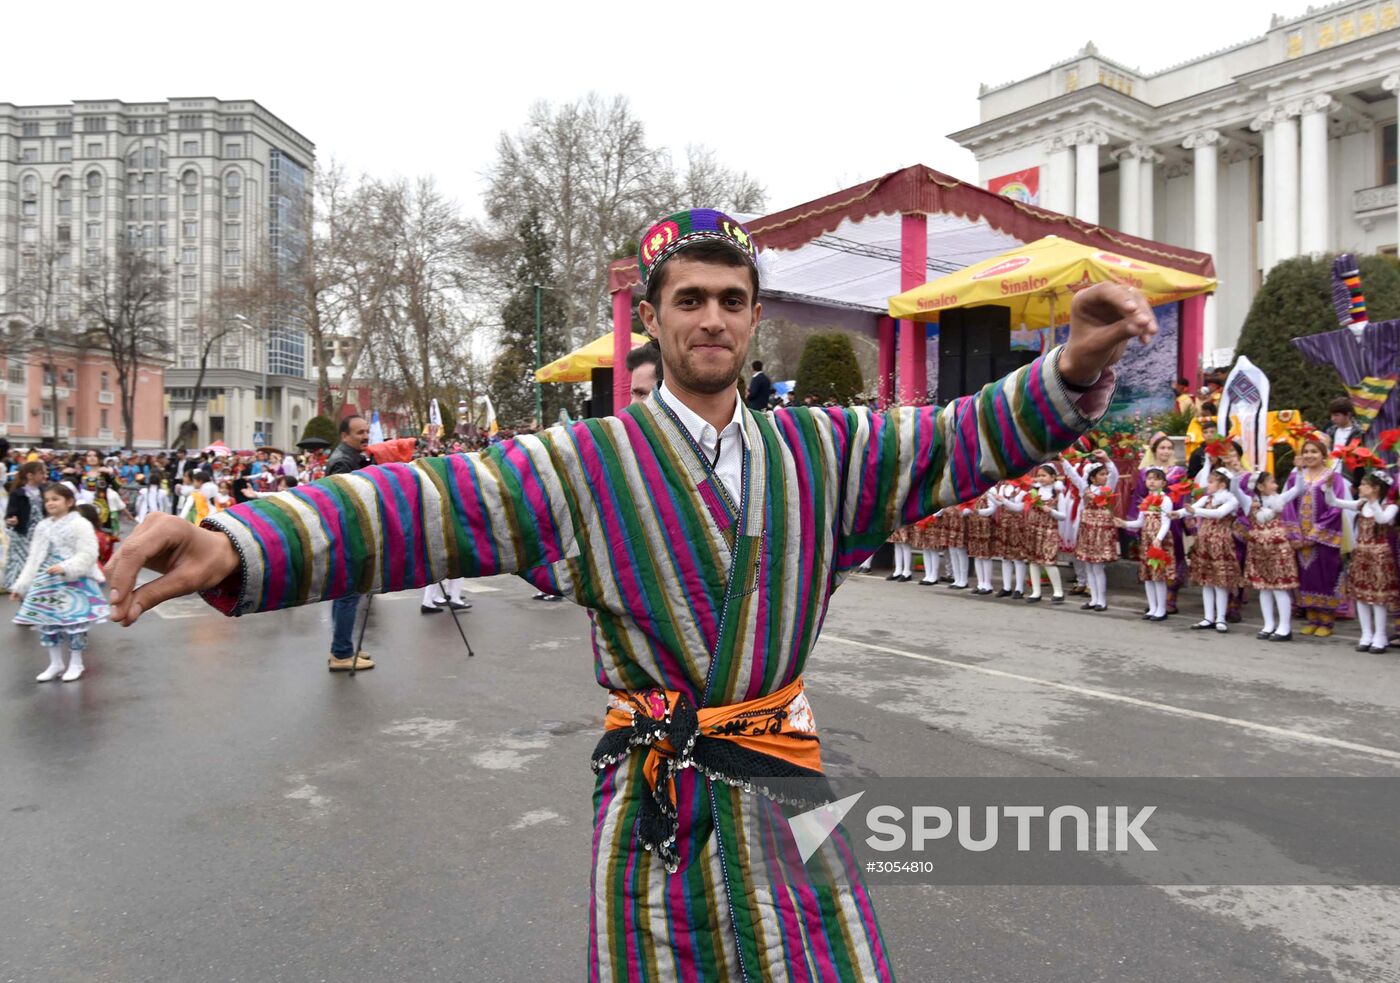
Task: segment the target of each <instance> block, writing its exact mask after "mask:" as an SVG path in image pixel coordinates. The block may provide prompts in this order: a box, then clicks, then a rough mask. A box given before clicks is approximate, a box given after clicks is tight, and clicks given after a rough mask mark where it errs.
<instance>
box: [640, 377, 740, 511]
mask: <svg viewBox="0 0 1400 983" xmlns="http://www.w3.org/2000/svg"><path fill="white" fill-rule="evenodd" d="M657 391H658V392H659V393H660V394H661V395H662V396H663V397H665V399H666V405H667V406H669V407H671V409H673V410H675V411H676V416H677V417H679V418H680V421H681V423H683V424H685V428H686V430H688V431H690V436H691V437H692V438H693V439H694V440H695V443H696V444H697V445H698V446H699V447H700V452H701V453H702V454H704V455H705V460H707V461H709V462H710V467H712V468H713V469H714V472H715V474H716V475H718V476H719V480H720V481H721V482H722V483H723V484H724V490H725V491H727V492H728V493H729V498H730V499H731V500H732V501H733V503H734V505H735V506H736V507H737V506H738V505H740V504H741V503H740V501H739V498H740V496H741V495H742V494H743V481H744V448H746V447H748V446H749V435H748V431H746V430H745V429H744V406H743V402H742V401H741V400H740V399H739V390H738V389H735V390H734V416H733V417H731V418H730V420H729V423H728V424H726V425H725V428H724V429H723V430H721V431H716V430H715V428H714V427H713V426H711V425H710V424H708V423H706V422H705V421H704V420H702V419H701V418H700V414H698V413H696V412H695V411H694V410H692V409H691V408H690V407H689V406H686V405H685V404H684V403H682V402H681V401H680V399H678V398H677V397H676V394H675V393H673V392H671V390H669V389H667V388H666V382H665V380H662V382H661V385H659V386H658V387H657Z"/></svg>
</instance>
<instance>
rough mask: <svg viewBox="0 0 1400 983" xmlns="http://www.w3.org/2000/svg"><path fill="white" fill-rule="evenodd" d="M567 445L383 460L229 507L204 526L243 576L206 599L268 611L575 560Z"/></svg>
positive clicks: (534, 443)
mask: <svg viewBox="0 0 1400 983" xmlns="http://www.w3.org/2000/svg"><path fill="white" fill-rule="evenodd" d="M574 446H575V442H574V441H573V439H572V438H571V435H570V434H569V432H568V431H567V430H565V429H563V428H554V429H552V430H549V431H546V432H545V433H543V434H540V435H538V436H536V435H525V436H521V437H518V438H516V439H514V440H509V441H505V442H503V443H501V444H498V445H496V446H494V447H492V448H490V449H488V450H486V451H483V452H481V453H474V454H456V455H451V456H447V457H432V458H424V459H422V460H419V461H415V462H414V463H412V464H386V465H382V466H378V467H370V468H365V469H363V470H360V471H355V472H353V473H352V474H345V475H336V476H333V477H329V478H323V479H321V480H320V481H316V482H311V483H309V484H304V485H299V486H297V487H296V488H294V489H292V490H290V491H286V492H281V493H279V494H276V495H270V496H267V497H265V498H260V499H258V500H256V501H253V502H248V503H245V504H242V505H237V506H234V507H233V508H231V509H228V510H226V511H224V512H220V513H218V514H217V515H213V516H210V517H209V518H208V519H206V520H205V522H204V525H205V526H206V527H208V528H212V529H216V530H218V531H220V532H222V533H224V534H226V535H227V536H228V537H229V538H230V539H231V540H232V541H233V545H234V548H235V549H236V550H237V552H238V554H239V557H240V558H241V570H240V572H239V573H237V574H235V575H234V576H233V577H231V578H230V579H229V581H228V582H226V583H225V584H224V585H222V586H220V587H219V588H216V589H215V590H213V591H208V592H206V593H205V595H204V597H205V599H206V600H207V601H209V603H210V604H212V605H214V606H215V607H216V608H218V609H219V610H221V611H223V612H224V613H225V614H232V615H240V614H248V613H251V612H255V611H273V610H277V609H279V608H286V607H294V606H296V605H299V604H310V603H313V602H316V601H326V600H331V599H332V598H336V597H341V596H344V595H348V594H363V593H379V592H388V591H398V590H405V589H408V588H411V587H421V586H423V585H425V584H428V583H432V582H433V581H436V580H440V579H443V578H446V577H487V576H491V575H492V574H498V573H516V572H519V571H524V570H529V569H532V568H534V567H538V566H542V565H545V564H549V563H554V562H556V561H558V560H561V559H564V558H566V557H570V556H574V555H576V554H577V552H578V545H577V535H576V530H578V529H580V528H582V527H583V525H584V517H583V516H582V515H581V514H580V511H579V510H580V508H583V507H587V506H588V503H589V502H590V501H591V499H590V498H589V497H588V496H585V497H584V499H583V504H582V505H580V501H579V498H578V496H576V495H574V494H573V492H572V490H571V489H569V488H568V487H566V486H565V484H564V482H563V481H562V480H561V478H560V476H561V475H566V474H568V473H570V471H571V470H572V469H571V468H570V465H569V461H570V459H571V456H572V455H573V454H574V450H573V449H574Z"/></svg>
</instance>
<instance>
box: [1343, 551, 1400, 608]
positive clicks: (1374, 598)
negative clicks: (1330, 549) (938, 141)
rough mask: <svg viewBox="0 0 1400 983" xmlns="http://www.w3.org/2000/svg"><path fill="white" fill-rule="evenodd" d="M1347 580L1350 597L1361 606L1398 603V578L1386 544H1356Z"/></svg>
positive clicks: (1399, 588)
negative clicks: (1349, 587)
mask: <svg viewBox="0 0 1400 983" xmlns="http://www.w3.org/2000/svg"><path fill="white" fill-rule="evenodd" d="M1347 580H1348V582H1349V583H1350V585H1351V596H1352V597H1353V598H1354V599H1355V600H1357V601H1360V602H1361V603H1362V604H1385V605H1387V606H1389V605H1394V604H1400V575H1397V573H1396V569H1395V554H1394V553H1393V552H1391V549H1390V544H1389V543H1358V544H1357V546H1356V549H1354V550H1353V551H1352V554H1351V570H1350V571H1349V572H1348V574H1347Z"/></svg>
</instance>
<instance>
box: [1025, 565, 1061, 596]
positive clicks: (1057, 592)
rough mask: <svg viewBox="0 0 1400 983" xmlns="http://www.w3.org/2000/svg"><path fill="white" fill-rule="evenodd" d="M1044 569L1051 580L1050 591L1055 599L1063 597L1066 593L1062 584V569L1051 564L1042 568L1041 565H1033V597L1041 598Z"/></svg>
mask: <svg viewBox="0 0 1400 983" xmlns="http://www.w3.org/2000/svg"><path fill="white" fill-rule="evenodd" d="M1042 569H1044V571H1045V575H1046V576H1047V577H1049V578H1050V589H1051V590H1052V591H1053V592H1054V596H1055V597H1063V596H1064V593H1065V588H1064V585H1063V584H1061V583H1060V568H1059V565H1058V564H1055V563H1051V564H1049V565H1047V566H1045V567H1043V568H1042V567H1041V565H1040V564H1039V563H1032V564H1031V597H1039V596H1040V571H1041V570H1042Z"/></svg>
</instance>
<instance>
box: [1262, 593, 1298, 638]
mask: <svg viewBox="0 0 1400 983" xmlns="http://www.w3.org/2000/svg"><path fill="white" fill-rule="evenodd" d="M1259 608H1260V610H1262V611H1263V612H1264V630H1265V631H1266V632H1270V633H1272V634H1278V635H1285V636H1287V635H1291V634H1293V594H1292V593H1291V592H1290V591H1286V590H1261V591H1260V592H1259ZM1275 610H1277V612H1278V614H1277V617H1275V614H1274V612H1275Z"/></svg>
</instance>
